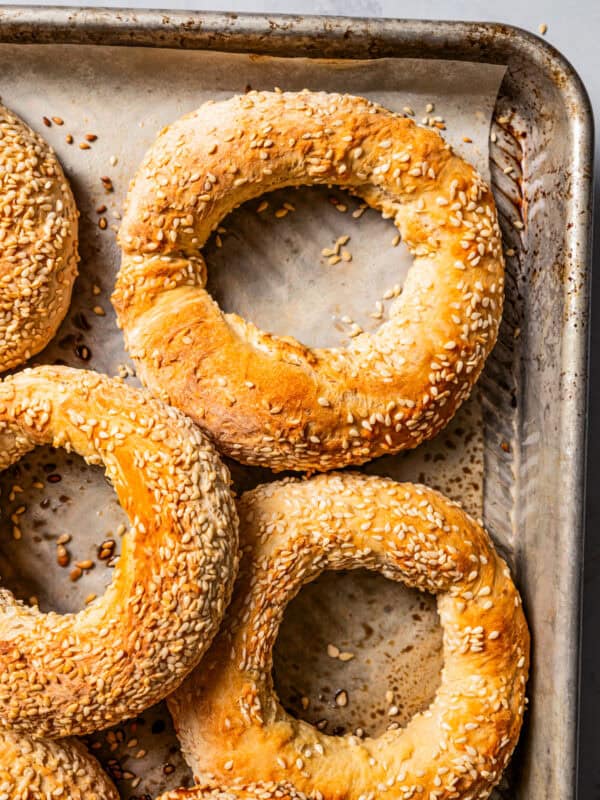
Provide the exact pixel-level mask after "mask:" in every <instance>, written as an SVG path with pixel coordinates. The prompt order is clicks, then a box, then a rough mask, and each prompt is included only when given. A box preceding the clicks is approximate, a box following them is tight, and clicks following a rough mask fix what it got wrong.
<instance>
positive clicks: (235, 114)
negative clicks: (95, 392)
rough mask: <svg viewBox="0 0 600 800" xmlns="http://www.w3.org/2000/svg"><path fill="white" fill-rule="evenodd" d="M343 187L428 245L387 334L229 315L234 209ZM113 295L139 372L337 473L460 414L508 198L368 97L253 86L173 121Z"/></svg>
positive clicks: (262, 456)
mask: <svg viewBox="0 0 600 800" xmlns="http://www.w3.org/2000/svg"><path fill="white" fill-rule="evenodd" d="M298 184H336V185H338V186H341V187H344V188H346V189H349V190H350V191H352V192H353V193H355V194H357V195H359V196H360V197H361V198H363V199H364V200H365V202H367V203H368V204H369V205H371V206H373V207H374V208H377V209H379V210H381V211H382V212H383V213H384V214H385V215H386V216H388V217H390V218H392V219H393V220H394V223H395V224H396V226H397V227H398V229H399V230H400V232H401V234H402V237H403V239H404V241H405V242H406V244H407V245H408V247H409V249H410V251H411V253H412V254H413V256H414V264H413V266H412V268H411V269H410V271H409V274H408V276H407V279H406V282H405V285H404V289H403V292H402V294H401V296H400V297H399V298H398V300H397V301H396V302H395V303H394V305H393V307H392V308H391V311H390V319H389V320H388V321H386V322H385V323H384V324H382V325H381V326H380V327H379V328H378V330H377V331H376V332H375V333H373V334H371V333H363V334H361V335H360V336H357V337H356V338H354V339H353V340H352V343H351V344H350V345H349V346H348V347H347V348H345V349H337V348H329V349H322V348H318V349H310V348H307V347H305V346H303V345H302V344H300V343H299V342H298V341H296V340H294V339H292V338H289V337H281V336H273V335H270V334H268V333H264V332H262V331H260V330H259V329H258V328H257V327H255V326H254V325H253V324H252V323H250V322H247V321H245V320H243V319H241V318H240V317H239V316H237V315H236V314H224V313H223V312H222V311H221V310H220V309H219V307H218V306H217V304H216V303H215V302H214V300H213V299H212V298H211V297H210V295H209V294H208V293H207V291H206V289H205V284H206V268H205V264H204V261H203V259H202V256H201V254H200V248H201V247H202V246H203V245H204V244H205V242H206V240H207V239H208V237H209V235H210V233H211V231H212V230H213V229H214V228H216V227H217V225H218V224H219V222H220V221H221V220H222V219H223V217H224V216H225V215H226V214H228V213H229V212H230V211H231V210H232V209H233V208H235V207H236V206H238V205H239V204H240V203H243V202H244V201H246V200H249V199H251V198H253V197H257V196H259V195H261V194H263V193H264V192H268V191H271V190H273V189H276V188H280V187H284V186H295V185H298ZM120 244H121V247H122V250H123V257H122V262H121V270H120V273H119V276H118V279H117V284H116V289H115V292H114V294H113V303H114V306H115V309H116V311H117V315H118V319H119V323H120V325H121V326H122V328H123V331H124V334H125V342H126V345H127V348H128V350H129V352H130V354H131V357H132V358H133V360H134V361H135V363H136V366H137V371H138V375H139V376H140V378H141V380H142V382H143V383H144V384H145V385H146V386H148V387H149V388H150V389H152V391H153V392H155V393H158V394H160V395H161V396H162V397H163V398H164V399H167V400H168V401H169V402H170V403H171V404H172V405H174V406H176V407H177V408H181V409H182V410H183V411H185V412H186V413H187V414H188V415H189V416H190V417H192V419H194V420H195V421H196V422H197V423H198V424H199V425H200V426H201V427H202V428H203V429H204V430H205V431H206V432H207V433H209V435H210V436H211V438H212V439H213V440H214V441H215V442H216V443H217V445H218V447H219V449H220V450H221V451H222V452H224V453H226V454H227V455H229V456H232V457H233V458H235V459H237V460H238V461H242V462H245V463H248V464H258V465H264V466H267V467H269V468H270V469H273V470H275V471H280V470H283V469H296V470H300V469H301V470H328V469H332V468H335V467H340V466H344V465H347V464H360V463H362V462H364V461H367V460H369V459H371V458H374V457H375V456H379V455H382V454H385V453H394V452H397V451H399V450H403V449H407V448H413V447H416V446H417V445H418V444H419V443H420V442H422V441H423V440H425V439H428V438H430V437H432V436H434V435H435V434H436V433H437V432H438V431H439V430H440V429H441V428H443V427H444V425H446V423H447V422H448V421H449V420H450V419H451V418H452V416H453V414H454V412H455V411H456V409H457V407H458V406H459V405H460V403H461V402H462V401H463V400H464V399H465V398H466V397H467V396H468V394H469V392H470V391H471V388H472V386H473V384H474V383H475V381H476V380H477V377H478V375H479V373H480V371H481V369H482V367H483V364H484V362H485V359H486V357H487V355H488V353H489V352H490V350H491V348H492V347H493V345H494V342H495V340H496V336H497V331H498V325H499V321H500V317H501V313H502V301H503V279H504V262H503V256H502V247H501V239H500V231H499V227H498V223H497V218H496V211H495V206H494V200H493V198H492V194H491V192H490V190H489V189H488V187H487V186H486V185H485V183H484V182H483V180H482V179H481V177H480V176H479V174H478V173H477V172H476V171H475V169H474V168H473V167H471V166H470V165H469V164H467V163H466V162H465V161H464V160H463V159H461V158H459V157H458V156H456V155H455V154H453V152H452V150H451V148H450V147H449V145H447V144H446V142H445V141H444V140H443V139H442V137H441V136H440V135H439V134H438V133H437V132H434V131H432V130H431V129H423V128H420V127H418V126H417V125H415V124H414V122H413V121H412V120H410V119H406V118H403V117H401V116H398V115H396V114H393V113H392V112H390V111H388V110H386V109H384V108H381V107H380V106H377V105H375V104H373V103H370V102H368V101H367V100H365V99H363V98H360V97H350V96H341V95H337V94H327V93H322V92H321V93H313V92H301V93H299V94H294V93H285V94H278V93H269V92H250V93H249V94H247V95H244V96H242V97H233V98H232V99H230V100H226V101H223V102H215V103H206V104H205V105H203V106H202V107H201V108H200V109H199V110H198V111H196V112H194V113H193V114H189V115H188V116H186V117H184V118H183V119H181V120H179V121H177V122H175V123H174V124H173V125H171V126H170V127H169V128H166V129H165V130H164V131H163V132H162V133H161V135H160V136H159V137H158V139H157V141H156V142H155V144H154V145H153V146H152V148H151V149H150V151H149V152H148V154H147V155H146V157H145V159H144V161H143V163H142V165H141V167H140V169H139V171H138V173H137V175H136V177H135V179H134V180H133V183H132V185H131V187H130V190H129V194H128V197H127V206H126V213H125V216H124V219H123V223H122V226H121V230H120Z"/></svg>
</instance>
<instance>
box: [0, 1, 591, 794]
mask: <svg viewBox="0 0 600 800" xmlns="http://www.w3.org/2000/svg"><path fill="white" fill-rule="evenodd" d="M0 43H12V44H75V45H82V44H86V45H118V46H143V47H160V48H174V49H201V50H222V51H226V52H246V53H247V52H253V53H258V54H264V55H281V56H288V57H293V56H294V55H302V56H304V57H307V56H308V57H321V58H323V57H325V58H332V57H336V58H348V59H356V58H382V57H386V56H392V55H393V56H395V57H405V58H408V57H416V56H417V57H427V58H451V59H455V60H471V61H487V62H489V63H507V62H508V60H509V59H510V58H511V57H514V58H517V59H521V60H523V59H525V60H527V61H529V63H530V64H532V65H534V66H535V67H536V68H537V69H539V70H541V71H542V72H544V73H545V74H546V76H547V78H548V80H550V81H551V82H552V83H554V84H555V85H556V86H557V87H558V90H559V92H560V93H561V95H562V98H563V102H564V103H565V104H568V105H569V108H570V109H571V110H572V113H571V114H570V115H569V127H570V133H571V137H572V142H573V149H572V159H573V160H572V171H571V193H570V199H569V200H568V201H567V209H568V214H567V216H568V222H569V224H570V227H569V226H567V230H566V232H565V251H566V252H568V253H569V257H568V259H567V261H566V263H567V273H568V275H569V277H571V278H572V279H574V284H575V285H576V286H577V287H578V288H577V291H571V292H569V291H568V290H567V289H565V290H564V292H563V302H564V324H563V328H562V335H561V365H560V366H561V368H562V372H561V375H562V386H563V387H566V390H563V393H562V397H561V399H560V403H561V426H560V439H559V448H560V451H561V453H562V454H563V464H564V466H565V467H566V468H565V469H564V471H563V478H562V495H563V497H567V498H568V500H569V502H568V512H567V513H565V514H564V517H563V519H562V522H561V523H560V529H561V530H562V531H563V532H565V531H566V530H567V529H569V530H570V535H568V536H567V537H566V540H567V541H568V542H569V551H568V553H565V557H566V558H567V559H568V560H569V562H570V565H571V566H570V569H569V572H570V578H571V585H572V587H573V593H572V597H571V599H570V600H571V602H570V605H569V611H570V613H569V614H568V615H567V616H568V622H569V623H570V624H568V625H567V626H566V627H567V629H568V630H569V631H570V634H569V636H570V638H569V641H568V642H563V643H562V646H561V649H562V650H563V653H565V654H568V656H567V657H566V659H565V668H566V675H565V681H564V690H565V693H566V697H565V699H566V700H567V702H568V708H567V709H565V714H564V720H565V722H566V725H567V727H568V728H569V729H570V730H571V736H570V743H571V744H570V748H569V752H568V753H565V752H563V756H562V762H563V769H562V772H563V776H562V789H563V794H562V798H561V800H568V798H575V797H576V796H577V783H578V780H577V777H578V746H579V741H578V738H579V725H578V716H579V692H580V666H581V622H582V621H581V608H582V591H583V552H584V549H583V548H584V528H585V491H586V488H585V487H586V450H587V406H588V390H589V386H588V385H589V376H588V365H589V336H590V330H589V317H590V315H589V311H590V301H591V297H590V284H591V256H592V185H593V144H594V143H593V139H594V131H593V127H594V123H593V113H592V108H591V103H590V99H589V96H588V94H587V91H586V89H585V87H584V85H583V83H582V81H581V79H580V77H579V75H578V74H577V72H576V70H575V69H574V67H573V66H572V65H571V64H570V62H569V61H568V60H567V59H566V58H565V57H564V56H563V55H562V54H561V53H560V52H559V51H558V50H556V48H554V47H553V46H552V45H550V44H549V43H548V42H547V41H545V40H543V39H541V38H540V37H538V36H536V35H534V34H532V33H530V32H528V31H525V30H523V29H522V28H518V27H516V26H512V25H506V24H503V23H494V22H485V23H480V22H469V21H466V22H463V21H449V20H448V21H437V20H412V19H392V18H377V19H367V18H362V17H344V16H325V15H297V14H296V15H294V14H267V13H233V12H230V13H224V12H207V11H187V10H186V11H171V10H158V9H153V10H136V9H126V8H125V9H118V8H90V7H61V6H46V7H39V6H2V5H0ZM466 47H468V52H465V49H466ZM424 51H425V52H424ZM565 792H566V794H565Z"/></svg>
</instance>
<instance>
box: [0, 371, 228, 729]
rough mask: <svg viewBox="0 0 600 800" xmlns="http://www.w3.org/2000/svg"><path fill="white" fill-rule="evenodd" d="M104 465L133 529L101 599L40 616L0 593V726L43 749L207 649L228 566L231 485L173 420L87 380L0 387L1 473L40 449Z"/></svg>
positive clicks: (186, 425) (141, 696)
mask: <svg viewBox="0 0 600 800" xmlns="http://www.w3.org/2000/svg"><path fill="white" fill-rule="evenodd" d="M40 444H51V445H53V446H54V447H62V448H65V449H66V450H69V451H71V450H73V451H75V452H76V453H79V455H81V456H83V458H85V460H86V461H87V462H88V463H92V464H103V465H104V467H105V469H106V476H107V478H108V480H109V481H111V483H112V485H113V486H114V489H115V491H116V493H117V497H118V499H119V501H120V503H121V505H122V507H123V509H124V510H125V512H126V513H127V515H128V517H129V519H130V521H131V527H130V530H129V531H128V532H127V534H126V536H125V537H124V539H123V544H122V551H121V556H120V559H119V562H118V564H117V567H116V569H115V571H114V577H113V580H112V583H111V584H110V586H109V587H108V588H107V589H106V591H105V593H104V595H103V596H102V597H100V598H98V599H97V600H95V601H94V602H93V603H91V604H90V605H88V606H86V608H85V609H84V610H82V611H80V612H79V613H77V614H64V615H61V614H57V613H54V612H51V613H42V612H40V611H39V609H38V608H37V607H29V606H27V605H24V604H23V603H20V602H17V601H16V600H15V598H14V596H13V595H12V593H11V592H9V591H7V590H6V589H1V588H0V728H12V729H15V730H18V731H20V732H23V733H29V734H33V735H35V736H48V737H50V738H55V737H61V736H68V735H71V734H85V733H89V732H91V731H94V730H98V729H101V728H106V727H108V726H109V725H113V724H115V723H117V722H119V721H120V720H122V719H124V718H126V717H133V716H135V715H136V714H137V713H139V712H141V711H142V710H143V709H145V708H146V707H147V706H149V705H151V704H153V703H155V702H157V701H158V700H160V699H162V698H163V697H165V695H167V694H168V693H169V692H171V691H172V690H173V689H174V688H175V687H176V686H177V685H178V684H179V682H180V681H181V680H182V679H183V678H184V676H185V675H186V674H187V673H188V672H189V671H190V670H191V669H192V667H193V666H194V665H195V664H196V663H197V662H198V660H199V659H200V657H201V656H202V654H203V652H204V650H205V649H206V647H207V646H208V645H209V643H210V641H211V638H212V636H213V634H214V633H215V631H216V628H217V627H218V625H219V623H220V621H221V617H222V614H223V610H224V608H225V606H226V605H227V603H228V601H229V596H230V590H231V586H232V583H233V578H234V576H235V572H236V568H237V563H236V562H237V555H236V553H237V517H236V511H235V506H234V503H233V500H232V497H231V494H230V491H229V486H228V484H229V473H228V471H227V469H226V468H225V467H224V466H223V465H222V464H221V462H220V460H219V458H218V456H217V455H216V453H215V451H214V449H213V448H212V446H211V445H210V443H209V442H208V441H207V439H206V438H205V437H204V436H203V435H202V433H201V432H200V431H199V430H198V429H197V428H196V427H195V426H194V425H193V423H191V422H190V421H189V420H188V419H187V418H186V417H184V416H183V414H181V413H180V412H179V411H176V410H175V409H172V408H169V407H168V406H165V405H164V404H163V403H161V402H160V401H158V400H154V399H152V398H150V397H149V396H148V395H147V394H146V393H145V392H142V391H139V390H136V389H131V388H129V387H126V386H125V385H124V384H123V383H122V382H120V381H118V380H114V379H111V378H107V377H105V376H102V375H98V374H96V373H93V372H87V371H84V370H74V369H69V368H66V367H38V368H36V369H32V370H25V371H23V372H19V373H18V374H16V375H14V376H12V377H9V378H6V379H5V380H4V381H2V382H0V469H5V468H7V467H8V466H10V465H11V464H14V463H15V462H16V461H17V460H18V459H19V458H21V456H23V455H24V454H25V453H27V452H28V451H30V450H32V449H33V448H34V447H35V446H36V445H40Z"/></svg>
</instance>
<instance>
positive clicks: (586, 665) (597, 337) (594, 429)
mask: <svg viewBox="0 0 600 800" xmlns="http://www.w3.org/2000/svg"><path fill="white" fill-rule="evenodd" d="M4 2H7V0H4ZM30 4H31V5H45V4H44V3H39V2H35V0H30ZM62 4H63V5H80V4H83V2H82V3H78V2H65V3H62ZM88 5H96V6H100V5H101V6H110V7H119V6H122V5H129V6H130V7H137V8H166V7H168V8H171V9H177V8H181V9H197V10H215V11H237V12H243V11H248V12H252V11H253V12H267V13H294V14H342V15H351V16H365V17H396V18H410V17H413V18H414V17H417V18H421V19H465V20H480V21H483V20H489V21H496V22H506V23H511V24H513V25H518V26H520V27H522V28H526V29H528V30H530V31H534V32H537V31H538V26H539V25H540V24H541V23H546V24H547V25H548V32H547V34H546V39H547V40H548V41H549V42H551V43H552V44H553V45H555V46H556V47H557V48H558V49H559V50H561V51H562V52H563V53H564V55H566V56H567V58H568V59H569V60H570V61H571V62H572V63H573V65H574V66H575V67H576V69H577V70H578V72H579V74H580V75H581V77H582V79H583V81H584V83H585V84H586V86H587V89H588V92H589V94H590V97H591V99H592V104H593V106H594V109H595V110H596V113H597V111H598V109H599V108H600V0H579V1H577V0H570V1H566V0H563V2H558V0H554V2H548V1H547V2H544V1H543V0H527V1H526V2H525V0H504V2H502V3H496V4H494V3H491V2H484V0H421V2H419V3H415V2H414V0H413V2H408V0H171V1H169V0H137V2H136V0H128V2H126V3H125V2H114V0H105V2H102V3H94V2H90V1H89V0H88ZM599 151H600V147H598V146H597V147H596V154H597V155H596V162H597V166H596V181H595V182H596V185H598V184H599V183H600V181H599V177H600V175H599V172H600V170H599V168H598V162H599V161H600V159H599V158H598V156H599V155H600V153H599ZM597 205H598V204H597ZM596 220H597V223H596V230H597V231H598V235H597V236H596V237H595V239H596V241H595V250H594V252H595V260H600V209H598V208H597V213H596ZM599 269H600V267H599ZM596 283H597V284H598V285H600V278H597V279H596ZM595 345H599V346H600V315H599V314H597V313H596V314H594V315H593V318H592V346H591V350H592V361H591V392H592V395H591V402H590V437H589V470H588V495H589V501H588V514H587V517H588V528H587V544H586V570H585V581H584V583H585V590H584V647H583V675H582V678H583V680H582V705H581V758H580V789H579V796H580V798H581V800H600V532H599V531H598V528H599V525H600V492H599V491H598V489H597V486H596V481H597V480H598V478H599V477H600V424H599V423H600V356H598V355H595V353H596V352H600V350H598V348H596V347H595Z"/></svg>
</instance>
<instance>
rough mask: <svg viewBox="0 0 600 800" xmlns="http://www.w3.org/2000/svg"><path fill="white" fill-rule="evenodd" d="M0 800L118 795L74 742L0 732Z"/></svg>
mask: <svg viewBox="0 0 600 800" xmlns="http://www.w3.org/2000/svg"><path fill="white" fill-rule="evenodd" d="M0 797H2V798H5V800H53V798H64V800H119V793H118V792H117V790H116V789H115V787H114V785H113V783H112V781H111V780H110V779H109V777H108V775H106V773H105V772H104V771H103V770H102V768H101V767H100V764H99V763H98V762H97V761H96V759H95V758H92V756H91V755H90V754H89V753H88V752H87V750H86V748H85V747H84V746H83V745H82V744H81V743H80V742H78V741H77V740H76V739H63V741H61V742H56V741H51V740H49V739H34V738H32V737H31V736H24V735H22V734H16V733H14V732H13V731H0Z"/></svg>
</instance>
